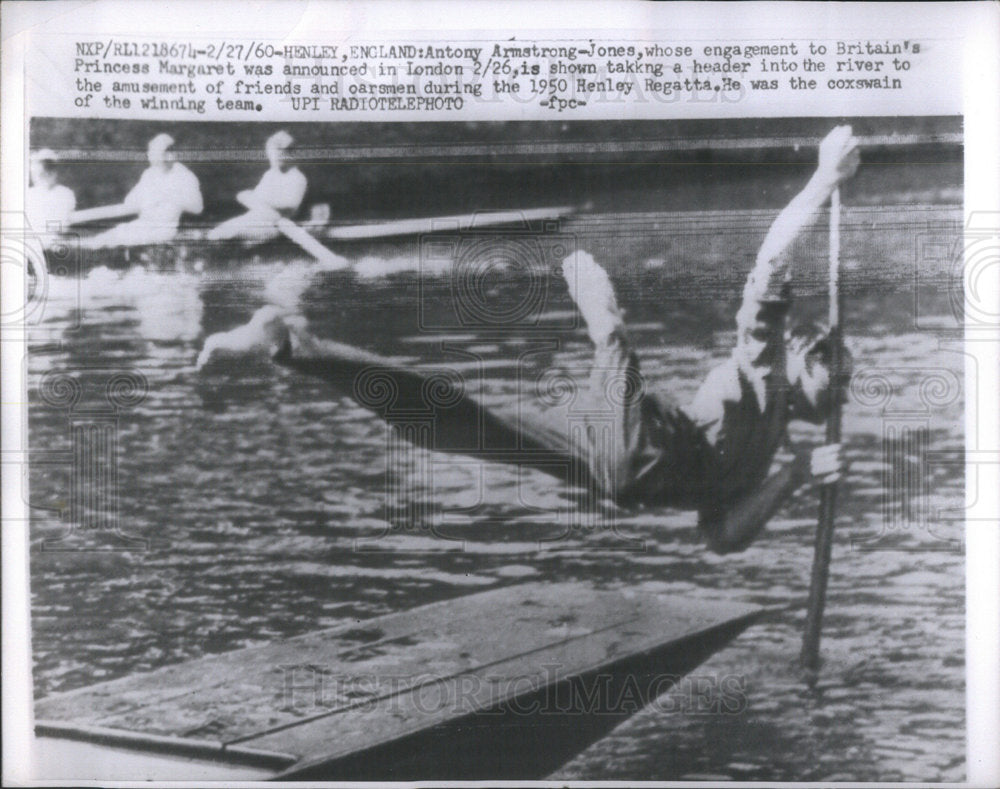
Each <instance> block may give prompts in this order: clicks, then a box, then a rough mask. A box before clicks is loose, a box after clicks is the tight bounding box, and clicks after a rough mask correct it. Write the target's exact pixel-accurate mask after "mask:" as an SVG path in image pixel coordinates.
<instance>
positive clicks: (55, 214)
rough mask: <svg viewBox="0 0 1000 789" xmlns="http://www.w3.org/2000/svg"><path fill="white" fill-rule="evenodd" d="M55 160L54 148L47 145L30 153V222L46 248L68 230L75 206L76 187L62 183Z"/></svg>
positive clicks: (27, 200) (26, 203)
mask: <svg viewBox="0 0 1000 789" xmlns="http://www.w3.org/2000/svg"><path fill="white" fill-rule="evenodd" d="M56 161H57V157H56V154H55V152H54V151H52V150H50V149H48V148H43V149H42V150H40V151H35V152H34V153H33V154H32V155H31V161H30V164H29V171H30V175H31V186H29V187H28V191H27V192H26V193H25V195H24V212H25V214H26V215H27V218H28V225H29V227H30V229H31V231H32V233H33V234H34V235H36V236H37V237H38V238H40V239H41V242H42V245H43V246H44V247H45V248H46V249H47V248H48V247H49V246H50V245H51V243H52V242H53V240H55V239H56V238H57V237H58V234H59V233H60V232H62V231H65V230H66V228H67V227H68V225H69V221H70V214H72V213H73V211H74V210H75V209H76V195H75V194H73V190H72V189H70V188H69V187H68V186H64V185H62V184H61V183H59V172H58V171H57V170H56V166H55V165H56Z"/></svg>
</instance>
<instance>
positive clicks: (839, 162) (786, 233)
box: [744, 126, 859, 302]
mask: <svg viewBox="0 0 1000 789" xmlns="http://www.w3.org/2000/svg"><path fill="white" fill-rule="evenodd" d="M857 144H858V143H857V140H856V139H855V138H854V137H853V136H852V135H851V127H850V126H837V127H836V128H835V129H834V130H833V131H831V132H830V133H829V134H828V135H827V136H826V137H825V138H824V139H823V142H822V143H820V146H819V164H818V166H817V167H816V172H815V173H813V176H812V178H810V179H809V183H807V184H806V186H805V188H804V189H803V190H802V191H801V192H799V193H798V194H797V195H796V196H795V197H794V198H793V199H792V201H791V202H790V203H789V204H788V205H787V206H785V208H784V210H783V211H782V212H781V213H780V214H778V217H777V219H775V220H774V223H773V224H772V225H771V228H770V229H769V230H768V231H767V235H766V236H765V237H764V242H763V243H762V244H761V247H760V250H759V251H758V252H757V260H756V263H755V265H754V268H753V271H752V272H751V273H750V277H749V279H748V280H747V289H746V293H745V295H744V302H746V300H747V296H751V297H754V300H759V299H761V298H765V297H766V296H767V295H768V294H773V295H775V296H777V295H778V293H779V291H780V288H781V286H782V285H783V284H784V282H785V280H786V279H787V277H788V273H789V272H788V260H787V258H786V257H785V254H784V253H785V252H787V251H788V249H789V247H791V245H792V243H793V242H794V241H795V239H796V238H798V236H799V234H800V233H801V232H802V230H803V229H804V228H805V227H806V226H807V225H809V224H810V223H811V222H812V220H813V217H814V216H815V215H816V212H817V211H819V209H820V208H822V206H823V203H825V202H826V201H827V199H829V197H830V195H831V194H832V193H833V190H834V189H836V188H837V186H838V185H839V184H840V183H841V182H842V181H844V180H845V179H847V178H850V177H851V176H852V175H853V174H854V172H855V170H857V168H858V161H859V158H858V157H859V154H858V150H857Z"/></svg>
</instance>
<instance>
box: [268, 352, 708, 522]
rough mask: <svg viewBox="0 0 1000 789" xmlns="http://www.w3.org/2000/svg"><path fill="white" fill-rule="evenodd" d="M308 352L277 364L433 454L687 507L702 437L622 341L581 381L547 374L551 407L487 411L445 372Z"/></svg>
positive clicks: (544, 388)
mask: <svg viewBox="0 0 1000 789" xmlns="http://www.w3.org/2000/svg"><path fill="white" fill-rule="evenodd" d="M303 347H305V348H307V349H308V350H307V351H304V352H302V353H298V352H297V353H293V352H292V350H291V347H290V346H286V347H285V348H284V349H283V350H282V351H280V352H279V353H278V354H276V355H275V357H274V358H275V361H276V362H277V363H279V364H281V365H283V366H285V367H288V368H291V369H293V370H297V371H298V372H301V373H305V374H306V375H310V376H314V377H317V378H321V379H323V380H325V381H328V382H329V383H330V384H332V385H333V386H334V387H336V388H337V389H338V390H340V391H341V392H342V393H343V394H346V395H348V396H350V397H351V398H353V399H354V400H355V401H356V402H358V403H359V404H360V405H361V406H363V407H364V408H366V409H368V410H370V411H372V412H374V413H375V414H377V415H378V416H379V417H381V418H382V419H384V420H386V421H387V422H388V423H389V424H390V425H393V426H394V427H395V428H396V429H397V430H398V431H400V432H401V434H402V435H403V436H404V437H405V438H406V439H407V440H409V441H411V442H413V443H415V444H417V445H419V446H422V447H425V448H427V449H431V450H434V451H437V452H450V453H457V454H462V455H467V456H470V457H474V458H479V459H482V460H486V461H490V462H498V463H508V464H515V465H520V466H527V467H529V468H534V469H538V470H540V471H543V472H545V473H547V474H550V475H552V476H554V477H557V478H559V479H561V480H563V481H565V482H567V483H568V484H571V485H578V486H583V487H588V488H590V489H593V490H597V491H599V492H600V493H601V494H602V495H604V496H607V497H609V498H612V499H614V500H616V501H619V502H628V501H647V502H649V503H654V502H658V501H659V500H661V499H662V498H663V497H664V495H666V496H667V498H668V499H669V500H670V501H672V502H673V503H683V499H685V498H688V497H687V496H686V495H684V494H685V491H686V490H687V488H690V487H691V486H690V485H685V484H684V480H691V479H697V477H696V476H694V477H693V476H692V475H696V474H697V473H698V467H699V464H700V458H699V457H698V455H699V452H698V449H699V448H700V445H699V444H698V442H699V441H700V440H701V439H700V436H699V434H698V433H697V431H696V430H695V429H694V427H693V425H691V424H690V420H688V419H687V418H686V417H685V416H684V415H683V413H682V412H681V411H680V410H679V409H677V408H676V407H674V406H672V405H670V404H665V403H664V402H663V401H662V400H661V399H660V398H657V397H652V396H649V395H648V394H647V392H646V386H645V381H644V378H643V377H642V374H641V372H640V370H639V363H638V360H637V358H636V355H635V353H634V352H633V351H632V350H631V349H630V348H629V347H628V344H627V341H626V339H625V338H624V336H620V335H614V336H613V337H612V338H611V340H610V341H609V342H608V343H607V344H604V345H601V346H599V347H597V349H596V351H595V355H594V360H593V363H592V365H591V369H590V371H589V375H588V377H587V381H586V382H585V383H583V384H580V383H578V382H577V380H576V379H575V378H572V377H565V378H561V377H559V376H558V375H552V374H546V375H543V376H542V377H541V378H540V379H539V381H538V382H537V386H535V387H534V392H533V393H532V394H533V395H534V396H535V398H537V399H540V400H542V401H543V402H545V403H547V404H548V405H549V407H548V408H546V409H545V410H544V411H539V409H538V408H537V405H536V404H535V403H532V402H530V400H531V399H532V398H530V397H526V398H522V399H519V400H518V402H516V403H514V404H512V405H511V406H509V407H506V408H503V409H496V408H490V407H487V406H485V405H483V404H482V403H480V402H479V401H478V400H476V399H475V398H473V397H471V396H469V395H468V394H467V393H466V391H465V386H464V381H463V379H462V378H461V376H460V375H458V373H456V372H455V371H452V370H448V368H441V369H440V370H416V369H412V368H408V367H404V366H401V365H399V364H397V363H395V362H393V361H392V360H390V359H386V358H385V357H382V356H379V355H377V354H373V353H369V352H367V351H364V350H361V349H358V348H355V347H353V346H349V345H344V344H341V343H335V342H328V341H323V340H311V341H310V342H309V343H308V345H304V346H303ZM678 481H680V482H681V484H680V485H678V484H677V483H678Z"/></svg>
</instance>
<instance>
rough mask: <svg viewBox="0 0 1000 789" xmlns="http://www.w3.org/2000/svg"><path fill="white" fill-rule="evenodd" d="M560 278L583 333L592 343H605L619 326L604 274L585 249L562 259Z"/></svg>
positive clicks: (619, 315)
mask: <svg viewBox="0 0 1000 789" xmlns="http://www.w3.org/2000/svg"><path fill="white" fill-rule="evenodd" d="M562 271H563V277H564V278H565V279H566V285H567V287H568V288H569V295H570V297H571V298H572V299H573V301H574V302H576V306H577V308H578V309H579V310H580V314H581V315H583V320H584V321H585V322H586V324H587V334H589V335H590V339H591V340H592V341H593V343H594V344H595V345H605V344H607V342H608V341H609V340H610V338H611V335H612V334H613V333H614V331H615V330H616V329H618V328H620V327H621V325H622V313H621V310H620V309H619V308H618V300H617V299H616V298H615V289H614V287H613V286H612V285H611V280H610V279H608V273H607V272H606V271H605V270H604V269H603V268H601V266H599V265H598V264H597V262H596V261H595V260H594V258H593V257H592V256H591V255H590V254H588V253H587V252H574V253H573V254H572V255H570V256H569V257H568V258H566V259H565V260H564V261H563V264H562Z"/></svg>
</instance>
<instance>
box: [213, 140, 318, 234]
mask: <svg viewBox="0 0 1000 789" xmlns="http://www.w3.org/2000/svg"><path fill="white" fill-rule="evenodd" d="M293 142H294V140H293V139H292V136H291V135H290V134H289V133H288V132H286V131H279V132H277V133H276V134H273V135H271V137H270V138H268V141H267V143H266V144H265V151H266V152H267V160H268V162H270V164H271V167H270V169H269V170H268V171H267V172H266V173H264V175H263V177H262V178H261V179H260V183H258V184H257V186H255V187H254V188H253V189H246V190H244V191H242V192H240V193H239V194H238V195H237V197H236V199H237V200H239V202H240V203H242V204H243V205H245V206H246V207H247V208H248V209H249V210H248V211H247V212H246V213H245V214H242V215H241V216H237V217H233V218H232V219H229V220H227V221H226V222H223V223H222V224H221V225H219V226H218V227H215V228H213V229H212V230H210V231H209V232H208V238H209V239H210V240H212V241H228V240H231V239H238V240H240V241H243V242H244V243H246V244H260V243H262V242H264V241H270V240H271V239H274V238H277V237H278V235H279V230H278V227H277V225H276V221H277V220H278V219H280V218H282V217H285V218H288V217H291V216H293V215H294V214H295V212H296V211H298V210H299V206H300V205H302V199H303V198H304V197H305V196H306V186H307V182H306V177H305V176H304V175H303V174H302V171H301V170H299V168H298V167H296V166H294V165H293V164H292V163H291V162H289V160H288V148H289V147H290V146H291V145H292V143H293Z"/></svg>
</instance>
